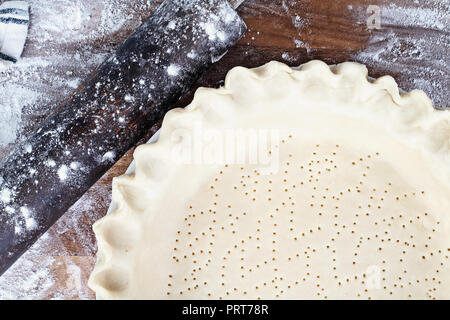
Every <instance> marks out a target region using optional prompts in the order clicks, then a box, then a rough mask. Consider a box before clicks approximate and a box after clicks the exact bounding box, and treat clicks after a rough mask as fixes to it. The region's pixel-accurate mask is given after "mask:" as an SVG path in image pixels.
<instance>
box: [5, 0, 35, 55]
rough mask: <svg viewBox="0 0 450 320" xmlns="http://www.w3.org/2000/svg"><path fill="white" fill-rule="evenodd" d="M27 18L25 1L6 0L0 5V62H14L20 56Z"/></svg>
mask: <svg viewBox="0 0 450 320" xmlns="http://www.w3.org/2000/svg"><path fill="white" fill-rule="evenodd" d="M29 20H30V15H29V5H28V3H27V2H26V1H6V2H4V3H2V4H1V5H0V63H1V62H5V61H10V62H16V61H17V60H18V59H19V58H20V55H21V54H22V51H23V46H24V45H25V40H26V38H27V33H28V25H29ZM2 60H3V61H2Z"/></svg>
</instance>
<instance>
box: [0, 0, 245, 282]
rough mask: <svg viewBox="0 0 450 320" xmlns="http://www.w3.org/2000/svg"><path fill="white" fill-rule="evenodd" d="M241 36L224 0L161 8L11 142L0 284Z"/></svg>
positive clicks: (3, 181)
mask: <svg viewBox="0 0 450 320" xmlns="http://www.w3.org/2000/svg"><path fill="white" fill-rule="evenodd" d="M241 2H242V0H241V1H234V2H233V4H234V6H235V7H237V6H238V5H239V4H240V3H241ZM245 30H246V26H245V23H244V22H243V21H242V20H241V18H240V17H239V16H238V15H237V13H236V11H235V10H234V9H233V6H232V5H231V4H230V3H228V2H227V1H226V0H167V1H165V2H163V3H162V4H161V5H160V6H159V7H158V8H157V9H156V10H155V12H154V13H153V14H152V15H151V16H150V17H148V18H147V19H146V20H145V21H144V22H143V23H142V25H141V26H140V27H138V28H137V29H136V30H135V31H134V32H133V33H132V34H131V35H130V36H129V37H128V38H127V39H126V40H125V42H124V43H123V44H122V45H120V47H119V48H118V49H117V51H116V52H115V53H113V54H112V55H111V56H110V57H109V58H108V59H106V60H105V61H104V62H103V63H102V64H101V65H100V66H99V67H98V68H97V69H96V70H95V71H94V72H93V73H92V74H91V75H90V76H89V77H88V78H87V79H86V80H85V81H84V82H83V83H82V84H81V85H80V86H79V87H78V88H77V89H76V90H75V91H74V92H73V93H72V94H71V95H70V96H69V97H68V98H67V99H66V100H65V101H64V102H63V103H61V104H60V105H59V106H58V107H57V108H56V109H55V110H54V111H53V112H52V113H51V114H50V115H49V116H48V117H47V118H46V119H45V120H44V121H43V123H42V124H41V125H40V126H39V127H38V128H37V129H36V130H35V131H34V133H33V134H31V136H29V137H28V138H27V139H26V140H24V141H22V142H20V143H19V144H18V145H17V146H16V148H15V149H14V150H13V151H12V153H11V154H10V155H9V156H7V157H6V158H5V159H4V160H3V161H2V162H1V163H0V275H1V274H3V273H4V272H5V271H6V270H7V268H9V267H10V266H11V265H12V264H13V263H14V261H16V260H17V259H18V258H19V257H20V256H21V255H22V254H23V253H24V252H25V251H26V250H27V249H28V248H29V247H30V246H31V245H32V244H33V243H34V242H35V241H36V240H37V239H38V238H39V237H40V236H41V235H42V234H43V233H44V232H45V231H47V229H48V228H50V227H51V226H52V225H53V224H54V223H55V222H56V220H57V219H58V218H60V217H61V216H62V215H63V213H64V212H65V211H66V210H67V209H68V208H69V207H70V206H71V205H72V204H74V203H75V202H76V201H77V200H78V199H79V198H80V197H81V196H82V195H83V194H84V193H85V192H86V191H87V190H88V189H89V188H90V187H91V186H92V185H93V184H94V183H95V182H96V181H97V180H98V179H99V178H100V177H101V176H102V175H103V174H104V173H105V172H106V171H107V170H108V169H109V168H110V167H111V166H112V165H113V164H114V163H115V162H116V161H117V160H118V159H120V158H121V157H122V155H123V154H124V153H125V152H126V151H128V150H129V149H130V148H131V147H133V146H134V145H135V144H136V143H137V142H138V141H139V140H140V139H141V138H142V137H143V136H144V135H145V133H146V132H147V131H148V130H149V129H150V128H151V127H152V126H153V125H154V124H155V123H156V122H157V121H158V120H159V119H160V118H161V117H162V116H163V115H164V114H165V112H167V111H168V110H169V108H170V107H171V106H172V105H173V104H174V103H175V102H176V101H177V100H178V99H179V98H180V97H181V96H182V95H183V94H184V93H186V92H187V91H188V90H189V88H190V87H191V86H192V85H193V84H194V83H195V81H196V80H197V79H198V78H199V77H200V76H201V75H202V73H203V72H204V71H206V69H207V68H208V67H209V66H210V65H211V64H212V63H213V62H214V61H216V60H218V59H219V58H220V57H221V56H222V55H224V54H225V53H226V52H227V50H228V49H229V48H230V47H231V46H233V45H234V43H235V42H236V41H237V40H239V39H240V38H241V37H242V35H243V34H244V32H245Z"/></svg>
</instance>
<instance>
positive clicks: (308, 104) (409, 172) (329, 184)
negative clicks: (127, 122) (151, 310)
mask: <svg viewBox="0 0 450 320" xmlns="http://www.w3.org/2000/svg"><path fill="white" fill-rule="evenodd" d="M239 130H240V131H239ZM236 132H240V135H237V136H238V137H240V138H242V137H245V136H247V137H248V139H247V138H242V139H241V140H243V141H244V145H245V147H246V148H247V149H248V150H252V151H250V153H251V154H252V155H253V158H252V156H248V155H247V160H245V161H240V160H242V159H240V160H239V159H237V157H235V158H234V159H233V155H232V152H231V151H230V150H233V147H232V144H231V147H230V148H229V149H227V146H228V145H227V144H226V143H224V142H223V141H224V140H226V138H225V137H228V136H230V134H233V133H236ZM255 133H256V136H257V137H258V139H257V140H258V141H259V142H261V141H262V142H261V148H259V149H258V150H263V151H264V150H266V153H265V154H264V152H261V154H259V155H258V157H259V158H258V157H256V158H255V154H256V151H255V150H256V149H254V146H255V145H254V144H253V145H252V142H251V141H253V140H251V139H252V138H251V137H252V135H253V134H255ZM264 136H265V137H266V139H265V138H264ZM253 138H254V135H253ZM246 139H247V140H246ZM230 141H231V140H230ZM200 142H201V143H200ZM241 142H242V141H241ZM196 143H197V144H196ZM245 143H247V144H245ZM198 145H200V147H199V146H198ZM252 148H253V149H252ZM235 149H236V148H235ZM183 150H184V151H183ZM186 150H187V152H186ZM223 150H225V151H223ZM189 151H191V153H189ZM254 151H255V152H254ZM258 152H259V151H258ZM186 154H187V156H185V155H186ZM182 155H184V156H182ZM134 158H135V162H136V172H135V174H132V175H124V176H121V177H118V178H116V179H114V182H113V201H114V202H116V203H117V205H118V208H117V209H116V210H115V211H114V212H112V213H111V214H109V215H107V216H106V217H104V218H103V219H101V220H100V221H98V222H96V223H95V225H94V230H95V234H96V236H97V241H98V261H97V264H96V266H95V269H94V271H93V273H92V275H91V278H90V281H89V285H90V287H91V288H92V289H93V290H94V291H95V292H96V293H97V296H98V297H100V298H103V299H118V298H120V299H123V298H125V299H240V298H245V299H273V298H280V299H304V298H308V299H309V298H312V299H314V298H318V299H390V298H395V299H424V298H425V299H428V298H429V299H442V298H446V299H449V298H450V268H449V265H450V261H449V259H448V256H449V254H450V252H449V250H450V249H449V248H450V216H449V214H450V169H449V168H450V114H449V111H443V110H440V111H438V110H434V109H433V108H432V105H431V101H430V99H429V98H428V97H427V96H426V95H425V93H424V92H422V91H418V90H414V91H412V92H410V93H408V94H403V95H400V94H399V90H398V87H397V84H396V82H395V81H394V79H393V78H392V77H390V76H384V77H381V78H379V79H377V80H376V81H375V82H374V83H371V82H370V81H368V80H367V69H366V67H365V66H363V65H361V64H357V63H349V62H346V63H342V64H339V65H336V66H328V65H326V64H325V63H323V62H320V61H311V62H309V63H306V64H304V65H302V66H300V67H298V68H290V67H288V66H286V65H285V64H282V63H278V62H270V63H268V64H266V65H264V66H262V67H260V68H256V69H246V68H243V67H237V68H234V69H232V70H231V71H230V72H229V73H228V75H227V77H226V81H225V86H224V87H223V88H220V89H206V88H201V89H199V90H198V91H197V92H196V94H195V98H194V100H193V102H192V103H191V104H190V105H189V106H188V107H186V108H185V109H175V110H172V111H170V112H168V113H167V115H166V116H165V119H164V122H163V125H162V128H161V133H160V137H159V141H158V142H157V143H153V144H147V145H142V146H140V147H139V148H138V149H137V150H136V152H135V154H134ZM250 158H252V159H250ZM263 158H265V160H267V159H269V160H267V161H263V160H262V159H263ZM221 159H222V160H221ZM255 159H256V160H255ZM244 162H245V163H244Z"/></svg>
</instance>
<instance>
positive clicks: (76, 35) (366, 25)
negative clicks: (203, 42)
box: [0, 0, 450, 299]
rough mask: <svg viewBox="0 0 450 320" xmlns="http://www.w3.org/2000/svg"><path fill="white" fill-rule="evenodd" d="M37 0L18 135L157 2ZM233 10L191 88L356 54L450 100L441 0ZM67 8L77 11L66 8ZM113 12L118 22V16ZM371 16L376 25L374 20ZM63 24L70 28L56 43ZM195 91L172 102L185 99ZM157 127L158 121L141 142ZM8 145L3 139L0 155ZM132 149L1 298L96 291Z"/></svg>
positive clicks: (266, 1) (33, 254) (446, 16)
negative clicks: (223, 48)
mask: <svg viewBox="0 0 450 320" xmlns="http://www.w3.org/2000/svg"><path fill="white" fill-rule="evenodd" d="M34 2H36V5H35V6H33V1H31V13H32V16H31V18H32V20H31V21H32V25H31V28H30V36H29V39H28V43H27V46H26V49H25V52H24V61H25V62H27V63H33V61H35V60H36V59H37V61H38V62H39V63H38V65H37V66H36V67H35V68H34V69H33V68H32V69H31V71H29V73H30V74H26V79H27V80H28V82H27V83H26V84H25V85H24V84H22V87H23V86H29V87H28V88H25V89H30V90H39V92H40V93H41V95H40V96H39V98H36V99H35V100H33V103H31V104H29V105H26V106H24V108H23V110H22V122H21V127H20V130H19V133H20V135H19V138H20V136H26V135H27V134H28V133H29V132H30V131H31V130H32V129H33V128H34V127H35V126H36V125H37V124H38V123H39V122H40V121H41V120H42V118H43V117H45V115H46V114H48V112H49V111H50V110H51V109H52V108H53V107H54V106H55V105H56V104H57V102H58V101H60V100H62V99H63V97H64V96H65V95H66V94H67V93H69V92H70V90H72V88H71V87H73V86H74V85H71V83H72V84H73V82H75V84H76V81H78V80H79V79H82V78H83V77H84V76H85V75H86V74H88V73H89V72H90V71H91V70H93V68H95V66H96V65H97V64H98V63H99V62H101V60H102V59H103V58H104V57H105V56H107V54H108V53H109V52H111V51H112V50H113V49H114V48H115V47H116V46H117V45H118V44H120V43H121V42H122V41H123V40H124V39H125V38H126V36H127V35H128V34H129V33H130V32H131V31H132V30H133V29H134V28H135V27H137V26H138V25H139V23H140V22H141V21H143V20H144V19H145V17H146V16H148V15H149V14H150V13H151V12H152V10H154V8H155V7H156V6H157V5H158V4H159V3H160V2H161V1H159V0H154V1H145V0H139V1H118V0H96V1H87V0H80V1H78V2H76V3H75V2H72V1H69V0H60V1H57V2H55V6H54V7H52V6H53V4H52V5H48V8H46V7H44V5H42V4H37V1H34ZM80 8H81V9H80ZM70 10H72V11H70ZM238 11H239V13H240V15H241V17H243V19H244V20H245V22H246V23H247V26H248V32H247V34H246V35H245V37H244V38H242V39H241V40H240V41H239V42H238V43H237V45H236V46H235V47H234V48H233V49H232V50H230V51H229V52H228V54H227V55H225V56H224V57H223V58H222V59H221V60H220V61H218V62H217V63H216V64H214V65H213V67H212V68H211V69H210V70H209V71H208V72H207V73H206V74H205V75H204V76H203V77H202V78H201V79H200V80H199V81H198V83H197V84H196V87H198V86H208V87H218V86H220V85H221V84H222V81H223V79H224V77H225V74H226V72H227V71H228V70H229V69H230V68H232V67H234V66H237V65H241V66H246V67H256V66H258V65H261V64H263V63H266V62H268V61H271V60H278V61H283V62H285V63H287V64H289V65H292V66H294V65H299V64H301V63H304V62H306V61H309V60H311V59H321V60H324V61H326V62H327V63H339V62H343V61H358V62H362V63H365V64H366V65H367V66H368V68H369V73H370V75H371V76H373V77H378V76H381V75H385V74H390V75H392V76H393V77H394V78H396V79H397V81H398V83H399V86H400V87H401V88H403V89H405V90H410V89H413V88H419V89H423V90H425V91H426V92H427V93H428V95H429V96H430V97H431V98H432V99H433V102H434V104H435V106H436V107H441V108H445V107H449V104H448V101H447V92H448V89H449V88H450V70H449V66H448V63H449V61H450V59H449V58H450V55H449V52H450V51H449V48H450V33H449V31H450V30H449V28H448V26H449V25H450V3H449V2H448V1H442V0H429V1H414V2H413V1H410V0H395V1H394V0H392V1H385V0H320V1H319V0H295V1H294V0H284V1H282V0H248V1H246V2H245V3H244V4H243V5H242V6H241V7H240V8H239V10H238ZM67 12H69V13H70V12H75V13H74V14H72V15H70V16H67ZM378 12H379V13H380V15H379V16H377V13H378ZM48 15H53V17H55V22H53V24H52V23H51V22H48V21H47V20H48ZM58 17H62V18H60V19H62V20H57V18H58ZM74 17H75V18H74ZM124 17H126V18H124ZM118 18H119V19H118ZM378 18H379V20H378ZM58 19H59V18H58ZM64 19H65V20H64ZM117 19H118V20H119V22H120V23H118V22H117V21H116V22H117V23H116V22H115V20H117ZM45 21H47V22H45ZM61 21H62V22H61ZM67 21H69V22H70V23H68V22H67ZM377 22H379V26H378V28H373V27H377ZM45 23H47V25H45ZM77 23H78V24H80V25H77ZM43 25H44V26H43ZM45 26H47V27H45ZM64 32H69V35H68V36H67V34H66V36H65V37H63V38H62V40H61V39H60V41H58V36H60V37H61V36H63V35H62V34H63V33H64ZM80 35H81V36H80ZM43 37H44V41H43ZM51 57H53V58H51ZM47 58H48V59H47ZM33 59H35V60H33ZM42 61H46V62H48V63H42ZM8 72H9V73H8ZM8 72H6V73H4V74H2V75H1V74H0V75H1V76H2V77H1V78H0V85H1V83H2V82H1V81H8V76H9V77H15V78H14V79H15V81H21V80H20V74H19V76H17V72H19V73H20V72H22V73H26V72H25V71H23V70H22V71H8ZM15 72H16V73H15ZM24 77H25V76H24ZM34 78H35V80H33V79H34ZM77 79H78V80H77ZM65 80H67V81H65ZM1 88H2V87H0V90H1ZM5 88H6V87H5V86H3V89H4V90H6V89H5ZM194 90H195V88H194V89H193V90H192V91H191V92H190V93H189V94H188V95H186V96H185V97H184V98H183V99H182V100H181V101H180V102H179V103H178V104H177V105H176V106H177V107H183V106H185V105H186V104H187V103H189V101H190V99H191V98H192V94H193V92H194ZM0 104H1V98H0ZM157 129H158V126H155V127H154V128H153V129H152V130H151V131H150V132H149V133H148V135H147V136H146V137H145V139H143V140H142V141H141V142H140V143H143V142H144V141H145V140H146V139H148V138H150V137H151V136H152V134H153V133H154V132H155V131H156V130H157ZM12 146H13V144H9V145H8V146H3V147H2V146H0V159H1V157H2V155H5V154H6V153H7V152H8V151H9V150H10V149H11V148H12ZM132 152H133V150H130V151H129V152H128V153H127V154H126V155H125V156H124V157H123V158H122V159H121V160H120V161H118V162H117V163H116V164H115V165H114V167H113V168H111V170H109V171H108V172H107V173H106V174H105V175H104V176H103V177H102V178H101V179H100V180H99V181H98V182H97V183H96V184H95V185H94V186H93V187H92V188H91V189H90V190H89V191H88V192H87V193H86V194H85V195H84V196H83V197H82V198H81V199H80V200H79V201H78V202H77V203H76V204H75V205H74V206H73V207H72V208H71V209H70V210H69V211H68V212H67V213H66V214H65V215H64V217H63V218H62V219H61V220H60V221H58V222H57V224H56V225H54V226H53V227H52V228H51V229H50V230H49V231H48V232H47V234H46V235H44V237H43V238H42V239H41V240H39V241H38V243H37V244H36V245H35V246H34V247H33V248H32V249H31V250H30V251H29V252H27V253H26V254H25V255H24V256H23V257H22V258H21V259H20V260H19V261H18V262H17V263H16V264H15V265H14V266H13V267H12V268H11V269H10V270H8V271H7V273H5V275H4V276H3V277H1V278H0V298H35V299H36V298H40V299H44V298H56V299H78V298H82V299H90V298H94V294H93V292H91V291H90V290H89V289H88V288H87V286H86V282H87V278H88V276H89V273H90V271H91V270H92V267H93V264H94V262H95V252H96V246H95V238H94V235H93V232H92V230H91V226H92V224H93V222H95V221H96V220H97V219H99V218H101V217H102V216H103V215H104V214H105V213H106V211H107V208H108V206H109V203H110V199H111V197H110V192H111V180H112V178H113V177H115V176H118V175H121V174H123V173H124V172H125V170H126V168H127V167H128V165H129V164H130V162H131V161H132Z"/></svg>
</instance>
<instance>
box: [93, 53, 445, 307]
mask: <svg viewBox="0 0 450 320" xmlns="http://www.w3.org/2000/svg"><path fill="white" fill-rule="evenodd" d="M317 88H320V90H317ZM330 89H333V90H330ZM336 89H339V90H336ZM293 92H296V93H301V96H302V99H303V101H302V103H301V104H298V107H299V108H305V111H308V110H307V109H311V108H326V109H329V112H338V113H343V114H351V115H354V116H357V117H363V118H365V119H366V120H369V121H370V122H372V123H374V124H376V125H378V126H382V127H384V128H385V129H386V130H388V131H389V132H390V133H391V134H393V135H395V136H397V137H398V138H400V139H403V140H404V141H405V143H408V144H409V145H410V146H413V147H414V148H417V149H421V151H423V153H424V155H425V156H426V157H427V158H428V159H429V161H430V165H431V166H433V169H434V171H435V172H436V176H438V177H439V178H440V180H442V181H443V183H444V184H445V185H447V186H449V185H450V183H449V181H450V111H449V110H436V109H434V108H433V106H432V103H431V100H430V99H429V98H428V97H427V95H426V94H425V93H424V92H423V91H420V90H413V91H411V92H409V93H406V94H400V92H399V89H398V86H397V83H396V82H395V80H394V79H393V78H392V77H391V76H383V77H380V78H378V79H377V80H376V81H374V82H371V81H369V80H368V71H367V68H366V67H365V66H364V65H362V64H359V63H354V62H345V63H341V64H338V65H331V66H328V65H327V64H325V63H324V62H321V61H317V60H314V61H310V62H308V63H305V64H303V65H301V66H299V67H296V68H291V67H289V66H287V65H285V64H283V63H280V62H274V61H273V62H269V63H267V64H265V65H263V66H261V67H259V68H255V69H247V68H243V67H235V68H233V69H232V70H231V71H229V72H228V74H227V76H226V80H225V85H224V87H222V88H219V89H208V88H199V89H198V90H197V92H196V93H195V96H194V99H193V101H192V103H191V104H190V105H189V106H187V107H186V108H185V109H173V110H171V111H169V112H168V113H167V114H166V116H165V118H164V121H163V124H162V127H161V133H160V137H159V140H158V142H156V143H153V144H148V145H141V146H139V147H138V148H137V149H136V151H135V153H134V159H135V163H136V172H135V174H133V175H123V176H120V177H118V178H115V179H114V180H113V191H112V199H113V201H114V202H115V203H116V204H117V209H116V210H115V211H113V212H112V213H111V214H109V215H107V216H105V217H103V218H102V219H100V220H99V221H97V222H96V223H95V224H94V226H93V229H94V232H95V235H96V238H97V244H98V253H97V263H96V265H95V268H94V270H93V272H92V274H91V276H90V279H89V283H88V284H89V287H90V288H91V289H92V290H94V291H95V292H96V293H97V296H98V297H101V298H102V299H113V298H117V297H122V296H121V295H120V294H119V295H118V292H123V291H126V287H127V285H128V283H127V281H126V279H122V277H121V276H120V273H121V270H123V269H126V268H127V261H126V259H124V257H123V255H121V254H118V251H119V250H122V249H123V247H122V242H123V241H122V240H123V239H120V235H121V234H123V235H124V237H126V240H124V242H126V243H128V244H130V242H132V241H133V239H138V236H139V235H138V234H139V232H138V231H137V230H139V219H138V218H137V215H138V214H139V213H140V212H143V211H144V210H145V208H146V206H147V205H148V204H149V203H151V205H152V206H156V203H157V201H158V195H159V194H162V193H164V192H167V190H168V188H169V187H170V182H171V181H172V177H174V176H176V172H177V169H178V168H177V164H175V163H173V162H171V161H170V155H169V152H170V150H171V147H172V146H173V144H174V143H175V142H173V141H172V140H171V139H170V137H171V134H172V132H173V131H174V130H176V129H179V128H183V129H185V130H193V128H192V126H193V123H194V122H196V121H197V122H198V121H201V122H203V123H205V124H207V125H208V127H224V126H227V127H228V128H229V127H230V126H233V123H234V122H235V121H234V120H236V119H237V118H239V119H243V118H245V117H251V116H252V114H256V113H261V112H267V110H270V108H278V107H279V106H277V105H273V104H272V105H266V104H264V101H277V99H278V98H279V99H280V101H281V100H283V101H286V99H289V95H290V94H291V93H293ZM212 101H213V102H214V103H213V104H211V102H212ZM337 102H339V103H337ZM340 102H344V103H340ZM345 102H351V103H348V104H346V103H345ZM244 106H245V107H244ZM336 106H339V107H338V108H341V107H340V106H345V108H348V110H337V109H336V108H337V107H336ZM296 107H297V106H296ZM137 180H141V181H142V180H145V184H146V185H147V186H148V188H147V189H146V190H142V192H143V193H145V194H146V198H147V199H146V201H147V202H145V203H142V204H140V203H139V201H138V199H135V198H133V195H132V194H129V192H128V190H129V188H127V187H133V188H137V189H138V188H141V187H140V186H141V185H142V184H139V183H137ZM123 186H126V188H123ZM127 197H131V198H133V200H136V201H132V202H130V201H127V200H126V198H127ZM149 199H151V201H149ZM134 213H138V214H137V215H136V214H134ZM117 219H123V220H124V221H123V222H124V223H123V229H122V230H117V231H118V232H114V237H112V235H111V231H110V230H109V233H108V232H107V228H105V227H104V226H105V225H107V224H108V221H109V220H117ZM168 219H169V217H168ZM125 220H126V221H125ZM133 233H134V234H133ZM116 237H118V238H116ZM115 274H117V277H115Z"/></svg>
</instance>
